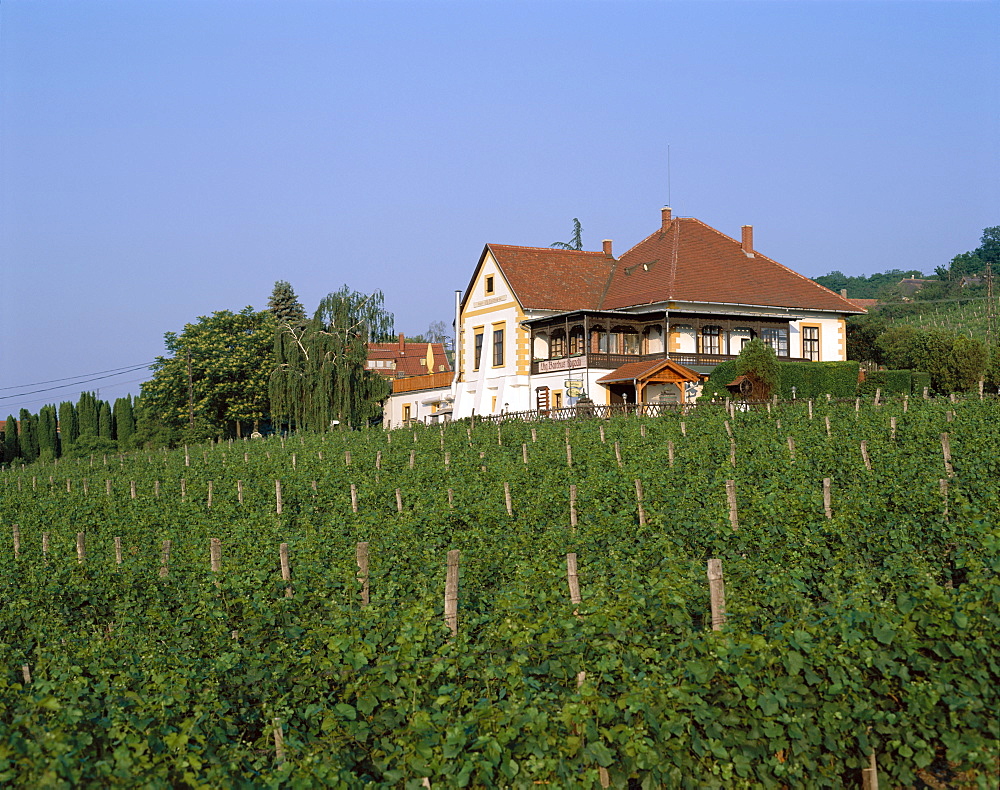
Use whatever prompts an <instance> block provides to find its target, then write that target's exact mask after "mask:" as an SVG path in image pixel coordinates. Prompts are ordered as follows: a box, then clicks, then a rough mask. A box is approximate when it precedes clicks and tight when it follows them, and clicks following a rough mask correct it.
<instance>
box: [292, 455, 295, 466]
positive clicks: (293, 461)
mask: <svg viewBox="0 0 1000 790" xmlns="http://www.w3.org/2000/svg"><path fill="white" fill-rule="evenodd" d="M295 468H296V467H295V453H292V469H295Z"/></svg>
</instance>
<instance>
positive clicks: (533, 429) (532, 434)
mask: <svg viewBox="0 0 1000 790" xmlns="http://www.w3.org/2000/svg"><path fill="white" fill-rule="evenodd" d="M537 441H538V435H537V433H536V432H535V428H534V426H532V428H531V443H532V444H534V443H535V442H537Z"/></svg>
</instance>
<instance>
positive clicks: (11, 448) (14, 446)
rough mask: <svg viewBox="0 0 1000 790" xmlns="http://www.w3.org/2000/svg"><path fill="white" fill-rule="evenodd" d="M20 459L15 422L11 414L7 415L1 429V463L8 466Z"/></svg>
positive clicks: (19, 444) (19, 446)
mask: <svg viewBox="0 0 1000 790" xmlns="http://www.w3.org/2000/svg"><path fill="white" fill-rule="evenodd" d="M20 457H21V443H20V441H19V439H18V436H17V420H15V419H14V415H13V414H9V415H8V416H7V424H6V425H5V426H4V429H3V461H4V463H5V464H10V463H13V462H14V461H15V460H16V459H18V458H20Z"/></svg>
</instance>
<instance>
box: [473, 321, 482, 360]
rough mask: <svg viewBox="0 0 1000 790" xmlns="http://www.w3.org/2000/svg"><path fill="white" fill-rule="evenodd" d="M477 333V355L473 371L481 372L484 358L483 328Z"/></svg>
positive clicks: (476, 331)
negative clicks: (481, 362) (480, 367)
mask: <svg viewBox="0 0 1000 790" xmlns="http://www.w3.org/2000/svg"><path fill="white" fill-rule="evenodd" d="M475 333H476V340H475V343H476V346H475V347H476V353H475V357H474V359H473V366H472V369H473V370H479V363H480V361H481V360H482V358H483V328H482V327H479V328H478V329H476V330H475Z"/></svg>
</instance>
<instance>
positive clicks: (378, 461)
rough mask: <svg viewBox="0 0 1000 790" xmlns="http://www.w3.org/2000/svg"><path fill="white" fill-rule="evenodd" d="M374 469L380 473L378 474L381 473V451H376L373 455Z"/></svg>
mask: <svg viewBox="0 0 1000 790" xmlns="http://www.w3.org/2000/svg"><path fill="white" fill-rule="evenodd" d="M389 435H390V436H392V434H389ZM375 468H376V469H378V471H380V472H381V471H382V451H381V450H378V451H377V452H376V453H375Z"/></svg>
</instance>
